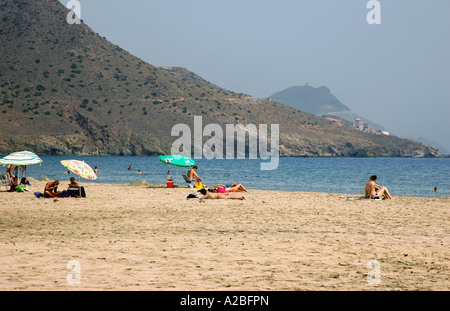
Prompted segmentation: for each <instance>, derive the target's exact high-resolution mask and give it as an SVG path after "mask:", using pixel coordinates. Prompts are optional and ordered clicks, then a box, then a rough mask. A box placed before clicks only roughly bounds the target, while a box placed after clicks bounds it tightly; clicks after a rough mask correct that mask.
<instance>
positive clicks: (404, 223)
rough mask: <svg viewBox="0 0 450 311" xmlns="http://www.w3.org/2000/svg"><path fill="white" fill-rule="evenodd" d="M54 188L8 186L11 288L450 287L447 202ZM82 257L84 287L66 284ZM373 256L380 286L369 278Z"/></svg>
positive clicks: (0, 259)
mask: <svg viewBox="0 0 450 311" xmlns="http://www.w3.org/2000/svg"><path fill="white" fill-rule="evenodd" d="M43 185H45V181H37V182H36V183H35V184H33V183H32V187H31V191H30V192H26V193H7V192H4V191H2V192H0V203H1V204H0V215H1V216H0V232H2V241H1V242H2V252H1V253H0V265H1V267H2V269H0V284H1V285H0V286H1V288H2V289H3V290H58V291H60V290H62V291H64V290H68V291H71V290H86V291H91V290H106V291H107V290H156V291H159V290H176V291H179V290H188V291H198V290H207V291H208V290H225V291H230V290H238V291H249V290H250V291H252V290H255V291H263V290H269V291H272V290H278V291H280V290H281V291H297V290H321V291H322V290H325V291H341V290H343V291H347V290H362V291H380V290H381V291H390V290H421V291H429V290H433V291H434V290H449V289H450V279H449V276H448V275H449V274H448V272H449V271H450V251H449V249H448V243H449V229H448V228H450V217H449V216H450V215H449V210H448V206H449V202H450V199H449V198H448V197H445V198H417V197H394V199H393V200H383V201H374V200H357V201H347V200H345V199H343V198H341V197H340V195H339V194H331V193H313V192H288V191H285V192H283V191H268V190H249V191H248V192H246V193H232V194H231V195H236V196H238V195H239V196H240V195H244V196H245V198H246V200H243V201H240V200H226V201H225V200H202V201H199V200H197V199H191V200H187V199H186V196H187V195H188V194H189V193H190V192H191V191H189V190H192V189H187V188H179V189H171V188H158V187H153V188H152V187H147V186H145V185H135V184H99V183H83V182H82V183H81V185H83V186H84V187H85V189H86V194H87V196H88V197H86V198H79V199H78V198H77V199H74V198H70V199H64V198H57V199H38V198H36V197H35V196H34V195H33V192H35V191H42V190H41V186H42V187H43ZM64 186H65V181H62V182H61V189H63V187H64ZM186 190H188V191H186ZM73 261H76V262H78V263H79V265H80V267H81V273H80V275H81V280H80V283H79V284H69V282H68V280H67V276H68V273H70V271H72V270H71V268H67V265H68V263H69V262H73ZM374 261H375V262H377V263H379V265H380V268H381V270H380V276H381V282H380V283H373V282H372V283H371V282H368V275H370V273H371V271H372V269H368V268H367V265H368V264H369V263H370V262H374Z"/></svg>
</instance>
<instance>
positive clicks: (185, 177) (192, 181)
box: [181, 175, 197, 187]
mask: <svg viewBox="0 0 450 311" xmlns="http://www.w3.org/2000/svg"><path fill="white" fill-rule="evenodd" d="M181 176H183V178H184V181H186V183H187V184H190V185H192V187H194V183H195V182H197V181H196V180H195V179H189V177H187V175H181Z"/></svg>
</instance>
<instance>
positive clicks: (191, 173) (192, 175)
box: [186, 166, 203, 181]
mask: <svg viewBox="0 0 450 311" xmlns="http://www.w3.org/2000/svg"><path fill="white" fill-rule="evenodd" d="M196 171H197V166H194V167H193V168H191V169H190V170H189V171H188V172H187V174H186V175H187V177H188V178H189V179H190V180H194V179H195V180H196V181H203V178H201V177H200V176H198V175H197V173H196Z"/></svg>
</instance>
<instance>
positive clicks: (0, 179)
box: [0, 173, 11, 190]
mask: <svg viewBox="0 0 450 311" xmlns="http://www.w3.org/2000/svg"><path fill="white" fill-rule="evenodd" d="M0 186H5V187H6V190H8V187H11V179H9V174H8V173H1V174H0Z"/></svg>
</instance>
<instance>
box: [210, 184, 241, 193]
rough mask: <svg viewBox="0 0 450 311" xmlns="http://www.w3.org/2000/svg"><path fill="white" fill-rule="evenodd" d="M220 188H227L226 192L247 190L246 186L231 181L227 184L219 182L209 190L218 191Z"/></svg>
mask: <svg viewBox="0 0 450 311" xmlns="http://www.w3.org/2000/svg"><path fill="white" fill-rule="evenodd" d="M219 188H225V192H239V191H242V192H247V189H245V188H244V186H243V185H242V184H236V183H231V184H227V185H222V184H218V185H215V186H212V187H209V188H208V190H212V191H218V190H219Z"/></svg>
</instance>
